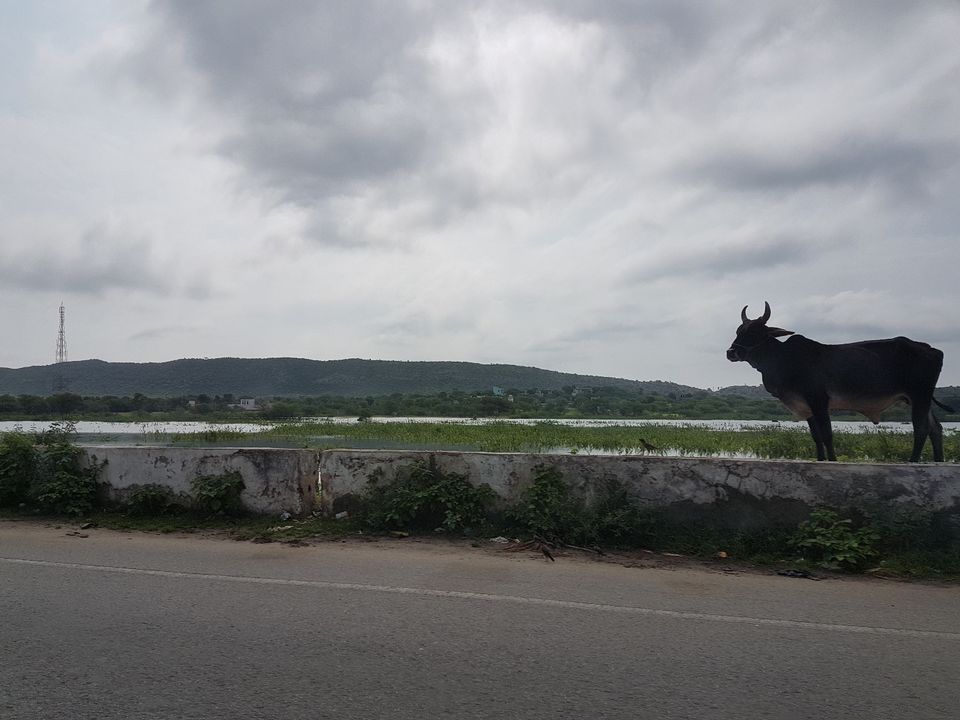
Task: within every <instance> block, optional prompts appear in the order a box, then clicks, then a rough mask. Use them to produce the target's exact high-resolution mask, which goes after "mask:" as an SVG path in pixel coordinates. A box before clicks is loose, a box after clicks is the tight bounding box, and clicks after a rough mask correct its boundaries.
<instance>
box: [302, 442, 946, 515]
mask: <svg viewBox="0 0 960 720" xmlns="http://www.w3.org/2000/svg"><path fill="white" fill-rule="evenodd" d="M431 456H432V457H433V458H434V459H435V461H436V463H437V466H438V467H439V468H440V469H441V470H443V471H445V472H455V473H461V474H464V475H466V476H467V477H468V478H470V480H471V482H474V483H483V482H485V483H488V484H489V485H490V486H491V487H492V488H493V489H494V491H495V492H496V493H497V495H498V497H500V498H501V499H502V502H503V503H504V504H509V503H511V502H514V501H515V500H517V499H518V497H519V494H520V492H521V491H522V490H523V488H525V487H526V486H527V485H529V484H530V483H531V482H532V481H533V478H534V477H535V475H536V473H537V471H538V470H537V468H538V466H541V465H543V466H547V467H553V468H556V469H557V470H559V471H560V472H561V473H563V477H564V478H566V479H567V481H568V482H569V483H570V484H571V486H572V487H573V488H574V489H575V490H576V492H577V493H578V494H579V495H581V496H582V497H583V498H584V499H586V500H587V501H588V502H589V501H590V500H592V499H593V498H594V497H595V496H596V495H597V494H598V493H602V492H603V489H604V488H606V487H609V486H610V485H611V484H620V485H622V486H625V487H626V489H627V491H628V493H629V495H630V496H631V497H632V498H633V499H635V500H636V501H638V502H639V503H641V504H643V505H645V506H648V507H653V508H660V509H664V510H666V511H669V514H672V515H673V516H675V518H676V519H678V520H682V521H686V522H701V521H703V522H710V523H712V524H714V525H717V526H724V527H735V528H741V529H748V528H757V527H776V526H781V525H782V526H791V525H795V524H796V523H797V522H799V521H800V520H802V519H803V518H805V517H806V515H807V514H808V513H809V511H810V509H811V508H813V507H816V506H818V505H827V506H831V507H837V508H859V509H863V510H873V509H876V508H877V507H878V506H890V505H902V506H915V507H918V508H921V509H924V510H927V511H931V512H936V513H950V514H956V515H957V516H958V517H960V465H956V464H942V463H941V464H911V465H893V464H859V463H857V464H855V463H817V462H810V461H771V460H732V459H719V458H667V457H650V456H637V455H631V456H596V455H535V454H522V453H517V454H494V453H451V452H433V453H431V452H392V451H384V450H367V451H364V450H330V451H326V452H324V453H322V454H321V457H320V475H321V478H322V483H323V497H322V500H321V502H322V505H323V508H324V509H325V510H326V511H327V512H336V511H337V510H338V509H348V508H349V505H350V504H351V502H352V500H353V498H354V497H355V496H356V495H357V494H359V493H360V492H362V490H363V488H364V486H365V485H366V484H367V482H368V480H369V477H370V475H371V474H372V473H374V472H380V473H383V477H384V478H385V479H387V480H389V479H391V478H393V477H394V475H395V473H396V469H397V468H398V467H403V466H405V465H409V464H411V463H414V462H417V461H425V460H427V459H428V458H429V457H431Z"/></svg>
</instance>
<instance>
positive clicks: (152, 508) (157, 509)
mask: <svg viewBox="0 0 960 720" xmlns="http://www.w3.org/2000/svg"><path fill="white" fill-rule="evenodd" d="M126 504H127V508H128V509H129V511H130V513H131V514H133V515H165V514H166V513H168V512H172V511H174V510H176V509H178V508H179V505H178V503H177V502H176V496H175V495H174V493H173V490H171V489H170V488H168V487H166V486H164V485H157V484H156V483H150V484H147V485H137V486H135V487H134V488H133V489H132V490H131V491H130V495H129V497H128V498H127V503H126Z"/></svg>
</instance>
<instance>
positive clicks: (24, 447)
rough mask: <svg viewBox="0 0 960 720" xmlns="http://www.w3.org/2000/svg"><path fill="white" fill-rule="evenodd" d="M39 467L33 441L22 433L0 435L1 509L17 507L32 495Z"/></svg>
mask: <svg viewBox="0 0 960 720" xmlns="http://www.w3.org/2000/svg"><path fill="white" fill-rule="evenodd" d="M36 466H37V451H36V449H35V448H34V446H33V440H32V439H31V438H30V437H29V436H27V435H24V434H23V433H21V432H10V433H3V435H0V507H16V506H17V505H19V504H20V503H23V502H26V501H27V499H28V498H29V495H30V486H31V485H32V484H33V479H34V473H35V472H36Z"/></svg>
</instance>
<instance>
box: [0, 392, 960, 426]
mask: <svg viewBox="0 0 960 720" xmlns="http://www.w3.org/2000/svg"><path fill="white" fill-rule="evenodd" d="M951 390H953V389H951ZM954 395H957V396H956V397H954V396H952V395H950V394H949V393H947V392H944V393H941V399H942V400H943V401H945V402H947V403H948V404H951V405H953V406H954V407H957V408H960V393H954ZM238 402H239V398H238V397H236V396H234V395H232V394H230V393H226V394H223V395H205V394H199V395H182V396H177V397H149V396H146V395H143V394H140V393H135V394H134V395H124V396H112V395H105V396H81V395H77V394H74V393H69V392H64V393H57V394H54V395H49V396H37V395H0V417H2V418H4V419H7V420H19V419H45V418H46V419H50V418H72V419H84V418H87V419H110V418H112V419H118V420H119V419H131V420H133V419H146V418H149V419H154V420H163V419H170V420H175V419H210V420H221V419H222V420H240V419H244V418H246V419H251V420H252V419H255V418H267V419H279V418H292V417H326V416H337V417H357V418H361V419H362V418H368V417H384V416H385V417H405V416H410V417H478V418H479V417H484V418H490V417H494V418H495V417H502V418H614V419H616V418H623V419H628V418H636V419H652V418H675V419H691V420H693V419H730V420H786V419H790V417H791V416H790V414H789V413H788V412H787V410H786V409H785V408H784V407H783V406H782V405H781V404H780V403H779V402H777V401H776V400H774V399H773V398H772V397H766V396H759V397H753V396H745V395H738V394H725V393H718V392H710V391H706V390H702V391H695V392H668V393H650V392H645V391H642V390H632V389H625V388H619V387H612V386H601V387H592V388H582V387H576V386H565V387H563V388H561V389H558V390H518V389H503V390H501V389H499V388H497V389H495V390H493V391H484V392H480V391H451V392H438V393H430V394H410V393H408V394H404V393H393V394H390V395H378V396H372V395H368V396H364V397H343V396H334V395H325V396H317V397H272V398H258V399H257V403H258V409H257V410H256V411H252V412H251V411H249V410H244V409H241V408H240V407H239V406H238ZM943 417H944V419H948V420H949V419H960V416H958V415H956V414H943ZM885 419H888V420H908V419H909V409H908V408H906V407H898V408H894V409H892V410H890V411H888V412H887V414H886V415H885Z"/></svg>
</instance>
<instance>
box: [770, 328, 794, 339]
mask: <svg viewBox="0 0 960 720" xmlns="http://www.w3.org/2000/svg"><path fill="white" fill-rule="evenodd" d="M784 335H793V330H784V329H783V328H772V327H768V328H767V336H768V337H783V336H784Z"/></svg>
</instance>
